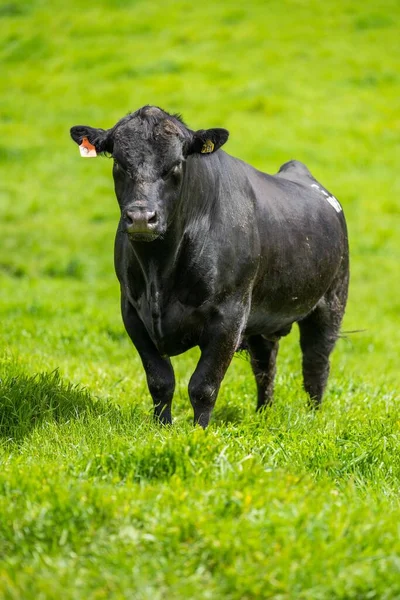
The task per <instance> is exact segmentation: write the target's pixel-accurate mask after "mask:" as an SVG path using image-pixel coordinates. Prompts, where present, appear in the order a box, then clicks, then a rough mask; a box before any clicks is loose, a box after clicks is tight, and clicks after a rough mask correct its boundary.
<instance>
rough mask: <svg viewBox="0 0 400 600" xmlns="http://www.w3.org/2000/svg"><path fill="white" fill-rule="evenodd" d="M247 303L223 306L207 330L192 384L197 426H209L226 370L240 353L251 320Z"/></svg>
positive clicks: (190, 390) (201, 342)
mask: <svg viewBox="0 0 400 600" xmlns="http://www.w3.org/2000/svg"><path fill="white" fill-rule="evenodd" d="M246 304H247V303H245V305H243V302H242V303H239V305H238V304H235V305H233V306H232V305H231V306H228V307H226V306H222V307H219V308H218V316H215V317H214V318H213V319H212V320H211V322H210V323H209V324H207V327H206V328H205V329H204V332H203V335H202V339H201V341H200V344H199V346H200V350H201V356H200V360H199V362H198V364H197V367H196V370H195V372H194V373H193V375H192V377H191V379H190V382H189V397H190V401H191V403H192V406H193V410H194V424H195V425H196V424H199V425H201V427H203V428H205V427H207V425H208V423H209V421H210V417H211V413H212V410H213V408H214V405H215V401H216V399H217V395H218V391H219V388H220V385H221V383H222V380H223V378H224V376H225V373H226V370H227V368H228V367H229V364H230V362H231V360H232V358H233V355H234V354H235V351H236V350H237V348H238V346H239V344H240V340H241V336H242V331H243V328H244V325H245V322H246V320H247V312H248V311H247V306H246Z"/></svg>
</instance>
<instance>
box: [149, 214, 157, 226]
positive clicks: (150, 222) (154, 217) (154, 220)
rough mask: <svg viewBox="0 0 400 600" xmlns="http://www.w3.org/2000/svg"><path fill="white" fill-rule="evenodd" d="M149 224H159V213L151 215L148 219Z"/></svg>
mask: <svg viewBox="0 0 400 600" xmlns="http://www.w3.org/2000/svg"><path fill="white" fill-rule="evenodd" d="M147 222H148V223H149V224H150V225H151V224H154V223H157V213H155V212H154V213H150V214H149V216H148V219H147Z"/></svg>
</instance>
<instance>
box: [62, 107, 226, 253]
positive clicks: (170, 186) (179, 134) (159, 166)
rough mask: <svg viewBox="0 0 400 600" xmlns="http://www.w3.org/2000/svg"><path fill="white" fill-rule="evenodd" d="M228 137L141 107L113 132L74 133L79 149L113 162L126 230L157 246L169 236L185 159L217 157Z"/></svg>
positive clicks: (83, 129)
mask: <svg viewBox="0 0 400 600" xmlns="http://www.w3.org/2000/svg"><path fill="white" fill-rule="evenodd" d="M228 135H229V133H228V131H227V130H226V129H207V130H203V129H201V130H199V131H192V130H190V129H188V128H187V127H186V126H185V125H184V123H183V122H182V120H181V119H180V118H179V117H178V116H176V115H169V114H168V113H166V112H165V111H163V110H161V109H160V108H157V107H154V106H145V107H143V108H141V109H140V110H138V111H136V112H135V113H132V114H130V115H128V116H127V117H124V118H123V119H121V120H120V121H118V123H117V124H116V125H115V126H114V127H112V128H111V129H108V130H104V129H95V128H93V127H88V126H82V125H76V126H75V127H72V128H71V137H72V139H73V140H74V141H75V142H76V143H77V144H79V145H81V144H82V143H83V144H87V145H88V146H89V147H90V146H93V147H94V149H95V150H93V151H92V155H96V154H109V155H111V156H112V157H113V159H114V167H113V177H114V186H115V194H116V196H117V199H118V202H119V205H120V209H121V217H122V226H123V227H125V228H126V232H127V233H128V235H129V236H130V237H131V239H132V240H135V241H152V240H154V239H156V238H158V237H160V236H162V235H164V234H165V232H166V230H167V226H168V219H169V216H170V215H171V214H172V211H173V208H172V207H173V205H174V201H175V200H176V199H177V198H178V197H179V194H180V189H181V186H182V180H183V171H184V162H185V160H186V158H187V157H188V156H189V155H191V154H195V153H199V154H210V153H212V152H215V151H216V150H218V148H220V147H221V146H222V145H223V144H224V143H225V142H226V141H227V139H228Z"/></svg>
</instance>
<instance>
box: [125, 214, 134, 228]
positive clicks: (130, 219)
mask: <svg viewBox="0 0 400 600" xmlns="http://www.w3.org/2000/svg"><path fill="white" fill-rule="evenodd" d="M133 218H134V213H133V212H130V211H127V212H126V213H125V221H126V223H127V225H132V223H133Z"/></svg>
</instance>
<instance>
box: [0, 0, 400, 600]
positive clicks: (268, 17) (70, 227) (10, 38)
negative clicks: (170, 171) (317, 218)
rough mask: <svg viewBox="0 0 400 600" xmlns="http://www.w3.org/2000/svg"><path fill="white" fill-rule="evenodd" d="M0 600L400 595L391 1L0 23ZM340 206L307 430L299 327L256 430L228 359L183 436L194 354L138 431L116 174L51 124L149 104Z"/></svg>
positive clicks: (141, 10)
mask: <svg viewBox="0 0 400 600" xmlns="http://www.w3.org/2000/svg"><path fill="white" fill-rule="evenodd" d="M0 37H1V41H2V43H1V45H0V61H1V67H2V74H3V77H2V78H1V81H0V88H1V93H0V122H1V130H2V136H1V140H0V169H1V173H0V208H1V245H0V290H1V293H0V312H1V324H2V326H1V331H0V347H1V349H2V350H1V351H2V357H1V359H0V380H1V382H0V390H1V395H0V463H1V468H0V490H1V492H0V598H4V599H7V600H8V599H12V600H19V599H22V598H23V599H24V600H25V599H27V600H30V599H35V600H37V599H52V598H63V599H64V598H65V599H69V598H70V599H74V600H75V599H76V598H85V599H87V598H90V599H92V598H93V599H101V598H140V599H147V598H149V599H151V600H156V599H157V600H158V599H161V598H165V597H170V598H196V599H197V598H199V599H200V598H201V599H203V598H204V599H205V598H210V599H213V600H214V599H216V598H218V599H219V598H224V599H225V598H226V599H241V600H247V599H253V598H254V599H255V598H274V599H277V600H278V599H279V600H287V599H293V600H298V599H300V600H305V599H310V600H319V599H324V600H325V599H327V600H331V599H334V600H335V599H342V600H347V599H353V598H354V599H357V600H358V599H364V598H366V599H367V598H374V599H394V598H400V530H399V525H398V523H399V521H400V504H399V496H398V493H399V488H400V462H399V455H400V404H399V388H400V386H399V375H398V361H399V356H400V335H399V315H400V301H399V297H400V293H399V292H400V283H399V278H398V265H399V261H400V242H399V236H398V232H399V230H400V203H399V192H400V178H399V175H398V163H399V150H398V143H399V136H398V125H399V120H398V119H399V117H398V98H399V97H400V75H399V73H400V58H399V52H398V40H399V38H400V8H399V5H398V2H397V1H395V0H384V1H383V2H381V3H379V4H377V3H376V2H373V1H372V0H364V1H363V2H361V0H356V1H354V0H353V1H350V0H346V1H345V0H341V1H340V2H334V1H333V0H327V1H326V2H317V1H314V0H310V1H309V2H302V1H297V0H288V1H287V2H285V3H282V2H278V0H271V1H268V2H264V1H263V2H261V1H260V2H256V1H253V2H250V3H247V4H243V3H242V4H239V3H237V2H233V1H231V2H229V1H226V2H223V3H213V4H211V3H198V4H194V3H192V2H188V1H174V2H172V0H166V1H164V2H144V1H131V2H120V1H116V2H107V1H106V0H103V1H99V2H96V3H95V4H93V3H92V4H90V5H88V6H87V7H85V6H84V5H83V4H82V3H79V2H77V1H71V2H68V3H65V2H64V3H63V2H60V0H55V1H54V2H52V3H51V5H50V4H49V3H45V2H43V1H42V0H29V1H28V0H27V1H23V0H19V1H15V2H8V3H5V2H3V3H1V4H0ZM147 103H150V104H156V105H160V106H162V107H164V108H165V109H167V110H169V111H172V112H175V111H176V112H180V113H182V114H183V116H184V118H185V120H186V122H187V123H188V124H189V125H190V126H191V127H193V128H206V127H213V126H220V127H226V128H228V129H229V130H230V132H231V137H230V139H229V143H228V144H227V146H226V150H227V151H228V152H230V153H231V154H234V155H236V156H239V157H240V158H243V159H244V160H247V161H248V162H251V163H252V164H254V165H255V166H257V167H258V168H261V169H263V170H265V171H268V172H276V171H277V169H278V168H279V166H280V165H281V164H282V163H283V162H285V161H286V160H288V159H290V158H297V159H298V160H302V161H304V162H305V163H306V164H307V165H308V167H309V168H310V169H311V171H312V172H313V174H314V175H315V176H316V177H317V178H318V179H319V180H320V181H321V182H322V183H323V184H324V185H326V186H327V187H328V189H330V190H331V191H332V192H333V193H334V194H335V195H336V196H337V197H338V198H339V199H340V200H341V202H342V204H343V206H344V208H345V213H346V215H347V219H348V226H349V234H350V242H351V274H352V278H351V287H350V298H349V305H348V310H347V313H346V317H345V322H344V326H343V329H344V330H355V329H357V330H358V329H360V330H363V331H361V332H359V333H355V334H349V335H348V336H347V338H345V339H341V340H339V342H338V345H337V349H336V351H335V353H334V356H333V361H332V372H331V377H330V381H329V386H328V390H327V393H326V397H325V401H324V405H323V408H322V410H321V411H320V412H319V413H318V414H314V413H310V412H308V411H307V409H306V398H305V395H304V393H303V391H302V388H301V376H300V353H299V349H298V335H297V331H296V332H294V333H293V334H291V335H290V336H289V337H288V338H286V339H285V340H283V342H282V344H281V350H280V356H279V361H278V375H277V383H276V402H275V404H274V406H273V408H272V409H271V410H270V411H268V413H266V414H265V415H255V414H254V407H255V385H254V382H253V379H252V376H251V369H250V365H249V364H248V362H247V361H246V360H244V359H243V357H241V356H238V357H237V358H235V359H234V361H233V363H232V366H231V367H230V369H229V371H228V373H227V376H226V378H225V381H224V383H223V386H222V389H221V392H220V396H219V399H218V402H217V406H216V409H215V413H214V417H213V420H212V424H211V426H210V428H209V429H208V430H207V431H206V432H203V431H201V430H199V429H197V428H196V429H194V428H193V427H192V425H191V419H192V409H191V406H190V403H189V400H188V397H187V391H186V388H187V382H188V379H189V377H190V374H191V373H192V372H193V369H194V366H195V363H196V360H197V357H198V351H197V350H196V349H195V350H193V351H191V352H189V353H187V354H186V355H184V356H181V357H178V358H176V359H174V361H173V362H174V366H175V370H176V374H177V380H178V381H177V391H176V396H175V400H174V417H175V421H174V425H173V427H171V428H166V429H162V428H159V427H157V426H156V425H154V424H153V422H152V418H151V412H152V411H151V399H150V397H149V394H148V391H147V388H146V382H145V377H144V373H143V371H142V368H141V365H140V361H139V359H138V356H137V354H136V352H135V351H134V349H133V348H132V346H131V344H130V342H129V340H128V339H127V336H126V335H125V333H124V330H123V326H122V323H121V319H120V315H119V298H118V284H117V281H116V278H115V275H114V272H113V259H112V252H113V237H114V231H115V228H116V223H117V219H118V207H117V202H116V200H115V199H114V197H113V189H112V179H111V173H110V171H111V165H110V162H109V161H108V160H107V159H98V160H95V161H91V160H88V161H84V160H81V159H80V157H79V153H78V150H77V147H76V145H74V144H73V143H72V141H71V140H70V139H69V133H68V130H69V127H70V126H71V125H74V124H79V123H82V124H83V123H86V124H89V125H93V126H98V127H110V126H111V125H113V124H114V123H115V122H116V121H117V119H119V118H120V117H121V116H123V115H124V114H125V113H127V112H128V111H129V110H134V109H136V108H138V107H140V106H142V105H144V104H147Z"/></svg>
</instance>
